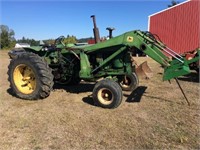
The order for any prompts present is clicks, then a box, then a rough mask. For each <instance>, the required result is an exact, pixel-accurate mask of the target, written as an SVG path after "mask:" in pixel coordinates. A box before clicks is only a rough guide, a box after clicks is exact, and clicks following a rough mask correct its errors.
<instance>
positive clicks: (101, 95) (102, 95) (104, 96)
mask: <svg viewBox="0 0 200 150" xmlns="http://www.w3.org/2000/svg"><path fill="white" fill-rule="evenodd" d="M97 96H98V99H99V101H100V102H101V103H103V104H105V105H109V104H111V103H112V102H113V98H114V97H113V93H112V92H111V91H110V90H109V89H107V88H103V89H100V90H99V91H98V94H97Z"/></svg>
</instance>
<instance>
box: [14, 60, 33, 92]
mask: <svg viewBox="0 0 200 150" xmlns="http://www.w3.org/2000/svg"><path fill="white" fill-rule="evenodd" d="M13 80H14V83H15V86H16V87H17V89H18V90H19V91H20V92H21V93H23V94H31V93H32V92H33V91H34V90H35V88H36V79H35V73H34V72H33V70H32V69H31V68H30V67H29V66H27V65H25V64H21V65H18V66H17V67H16V68H15V69H14V72H13Z"/></svg>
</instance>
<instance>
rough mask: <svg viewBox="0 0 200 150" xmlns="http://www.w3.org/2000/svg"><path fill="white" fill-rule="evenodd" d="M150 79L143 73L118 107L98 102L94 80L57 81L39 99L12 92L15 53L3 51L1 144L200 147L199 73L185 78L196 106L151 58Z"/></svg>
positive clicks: (36, 148)
mask: <svg viewBox="0 0 200 150" xmlns="http://www.w3.org/2000/svg"><path fill="white" fill-rule="evenodd" d="M136 60H137V61H138V62H143V61H144V60H147V61H148V64H149V66H150V68H151V69H152V70H153V72H154V74H153V77H152V78H151V79H149V80H146V79H142V78H140V85H139V87H138V88H137V89H136V91H134V92H132V93H127V92H126V93H124V97H123V99H124V101H123V103H122V104H121V105H120V106H119V107H118V108H117V109H103V108H99V107H96V106H94V104H93V101H92V98H91V97H90V95H91V94H92V92H91V91H92V89H93V86H94V85H93V84H85V85H84V84H81V85H78V86H73V87H55V89H54V90H53V91H52V92H51V95H50V96H49V97H48V98H46V99H44V100H38V101H26V100H21V99H18V98H15V97H13V96H12V91H11V89H10V88H9V83H8V81H7V78H8V76H7V66H8V64H9V58H8V56H7V51H0V72H1V78H0V139H1V140H0V149H2V150H10V149H14V150H15V149H16V150H19V149H20V150H29V149H33V150H40V149H42V150H46V149H56V150H57V149H63V150H66V149H163V148H166V149H199V148H200V132H199V129H200V128H199V127H200V124H199V120H200V102H199V90H200V89H199V79H198V76H197V75H195V73H192V74H191V75H189V76H188V77H181V78H179V80H180V84H181V85H182V87H183V89H184V91H185V93H186V95H187V97H188V98H189V101H190V103H191V106H188V105H187V103H186V101H185V100H184V97H183V95H182V94H181V92H180V89H179V88H178V85H177V84H176V82H175V81H174V80H172V81H171V84H169V82H162V68H160V66H159V65H158V64H157V63H156V62H154V61H152V60H151V59H150V58H148V57H145V58H136Z"/></svg>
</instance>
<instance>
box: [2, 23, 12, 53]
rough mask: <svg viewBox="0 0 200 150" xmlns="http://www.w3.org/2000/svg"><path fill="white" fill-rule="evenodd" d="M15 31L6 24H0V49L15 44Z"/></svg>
mask: <svg viewBox="0 0 200 150" xmlns="http://www.w3.org/2000/svg"><path fill="white" fill-rule="evenodd" d="M14 35H15V32H14V30H12V29H9V27H8V26H6V25H0V49H4V48H11V47H14V46H15V44H16V41H15V38H14Z"/></svg>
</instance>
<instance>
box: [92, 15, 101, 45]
mask: <svg viewBox="0 0 200 150" xmlns="http://www.w3.org/2000/svg"><path fill="white" fill-rule="evenodd" d="M91 18H92V20H93V24H94V28H93V33H94V40H95V43H99V42H100V35H99V29H98V28H97V25H96V18H95V15H92V16H91Z"/></svg>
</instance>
